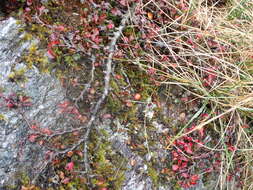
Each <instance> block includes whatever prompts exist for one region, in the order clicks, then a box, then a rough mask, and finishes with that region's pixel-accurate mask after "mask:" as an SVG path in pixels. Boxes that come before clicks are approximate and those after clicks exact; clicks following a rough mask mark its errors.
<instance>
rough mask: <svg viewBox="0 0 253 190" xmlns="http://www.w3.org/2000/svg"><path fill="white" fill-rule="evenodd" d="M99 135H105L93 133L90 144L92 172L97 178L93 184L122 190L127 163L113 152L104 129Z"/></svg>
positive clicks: (93, 180)
mask: <svg viewBox="0 0 253 190" xmlns="http://www.w3.org/2000/svg"><path fill="white" fill-rule="evenodd" d="M99 133H101V134H103V135H102V136H98V134H96V132H93V133H92V135H91V141H90V142H91V143H90V144H89V150H90V154H91V155H90V156H91V158H92V160H91V163H92V171H93V173H94V174H95V176H96V177H94V178H93V179H92V184H94V185H96V186H97V187H107V188H109V189H115V190H117V189H121V186H122V183H123V181H124V179H125V175H124V173H125V168H124V167H122V163H124V162H126V161H125V159H124V158H123V157H121V156H120V155H119V154H116V153H115V152H114V151H113V150H112V147H111V143H110V142H109V141H108V134H107V132H106V131H105V130H103V129H102V130H100V132H99ZM101 181H102V183H101Z"/></svg>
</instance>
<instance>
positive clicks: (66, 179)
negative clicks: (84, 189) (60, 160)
mask: <svg viewBox="0 0 253 190" xmlns="http://www.w3.org/2000/svg"><path fill="white" fill-rule="evenodd" d="M69 182H70V178H68V177H66V178H64V179H63V180H61V183H63V184H68V183H69Z"/></svg>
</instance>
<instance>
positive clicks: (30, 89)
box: [0, 18, 68, 189]
mask: <svg viewBox="0 0 253 190" xmlns="http://www.w3.org/2000/svg"><path fill="white" fill-rule="evenodd" d="M20 27H21V26H20V25H18V24H17V21H16V20H15V19H14V18H9V19H7V20H4V21H1V22H0V89H3V91H4V92H3V93H2V94H3V96H9V95H10V94H13V93H14V94H15V93H22V94H25V95H26V96H28V97H30V98H31V101H32V105H31V106H29V107H27V108H26V110H25V111H24V114H25V116H26V117H27V119H28V120H30V121H36V123H38V124H39V126H40V127H41V128H54V129H55V128H57V127H59V126H60V127H61V128H63V127H67V124H68V122H66V121H64V119H62V118H61V117H62V116H61V115H60V114H59V113H58V112H57V105H58V103H59V102H61V101H62V100H63V99H64V98H65V90H64V89H62V87H61V85H60V82H59V81H58V80H57V79H56V78H54V77H52V76H50V75H46V74H40V72H39V71H38V69H37V68H35V67H34V68H33V69H30V70H27V71H26V72H25V74H24V75H25V77H26V78H27V81H25V82H24V84H23V85H18V84H17V83H15V82H11V81H10V80H9V78H8V76H9V75H10V73H11V72H12V70H13V68H26V66H25V64H24V63H19V62H18V58H20V56H21V55H22V54H23V53H24V51H26V50H27V49H28V48H29V46H30V45H31V43H32V42H31V41H26V42H22V43H21V38H22V36H23V35H24V33H21V32H19V31H20V30H19V29H20ZM0 104H1V105H2V106H1V107H0V114H1V115H3V117H4V118H5V120H1V121H0V189H4V187H5V186H10V185H14V184H16V182H17V179H18V177H17V175H18V174H20V173H21V174H29V175H31V176H34V175H36V172H38V171H39V170H38V168H39V167H40V166H41V165H42V164H43V162H44V160H43V159H44V152H43V147H40V145H36V144H32V143H30V142H29V141H28V140H27V136H28V133H29V127H28V125H27V123H26V122H25V120H24V118H23V117H22V116H21V114H20V113H19V112H18V111H17V110H16V109H9V108H7V107H6V106H5V104H6V102H5V101H4V100H3V99H1V98H0ZM7 189H8V188H7Z"/></svg>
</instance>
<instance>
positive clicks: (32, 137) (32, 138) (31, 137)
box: [28, 134, 39, 142]
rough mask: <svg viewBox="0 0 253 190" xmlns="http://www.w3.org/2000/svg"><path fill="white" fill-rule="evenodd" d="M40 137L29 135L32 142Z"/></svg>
mask: <svg viewBox="0 0 253 190" xmlns="http://www.w3.org/2000/svg"><path fill="white" fill-rule="evenodd" d="M38 136H39V135H35V134H31V135H29V137H28V140H29V141H30V142H35V140H36V139H37V137H38Z"/></svg>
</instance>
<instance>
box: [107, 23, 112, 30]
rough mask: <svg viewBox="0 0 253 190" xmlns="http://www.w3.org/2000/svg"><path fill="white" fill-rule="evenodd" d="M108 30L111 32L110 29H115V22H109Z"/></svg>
mask: <svg viewBox="0 0 253 190" xmlns="http://www.w3.org/2000/svg"><path fill="white" fill-rule="evenodd" d="M107 28H108V29H109V30H110V29H113V28H114V24H113V22H111V21H110V22H109V24H108V25H107Z"/></svg>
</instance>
